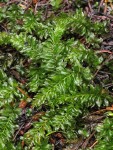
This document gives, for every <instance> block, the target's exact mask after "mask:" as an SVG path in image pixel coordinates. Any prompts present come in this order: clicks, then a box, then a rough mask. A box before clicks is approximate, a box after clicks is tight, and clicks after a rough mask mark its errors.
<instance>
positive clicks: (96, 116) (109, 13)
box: [0, 0, 113, 150]
mask: <svg viewBox="0 0 113 150" xmlns="http://www.w3.org/2000/svg"><path fill="white" fill-rule="evenodd" d="M15 3H16V4H18V5H19V6H20V7H22V9H24V10H25V12H26V11H28V10H29V9H32V10H33V12H34V15H35V14H36V13H37V10H41V9H42V10H44V11H43V16H42V18H43V20H44V21H45V20H46V19H48V18H49V17H50V16H54V15H56V16H57V15H59V14H60V13H61V12H64V13H73V12H75V11H76V9H78V8H82V9H83V12H84V14H85V15H86V16H87V17H88V18H89V19H90V20H91V21H92V22H100V23H101V22H108V24H107V33H106V34H105V35H103V36H102V37H101V38H102V42H101V44H100V48H99V49H98V50H96V49H94V51H96V53H97V54H98V55H99V56H102V57H103V62H102V63H101V65H100V67H99V68H98V69H97V70H96V71H95V72H94V76H93V80H92V81H91V82H94V83H95V84H98V85H99V86H101V87H102V88H103V93H104V91H108V93H109V95H110V96H111V97H112V96H113V73H112V71H113V69H112V68H113V66H112V65H113V4H112V3H110V2H109V3H105V2H104V1H103V0H101V1H100V2H94V1H93V0H91V1H88V0H84V1H80V2H78V3H77V5H76V7H75V4H74V1H73V0H71V1H69V0H64V1H63V2H62V4H61V7H60V8H58V9H56V10H53V9H52V6H51V5H50V3H49V2H48V1H47V0H33V1H32V2H28V1H26V2H23V3H18V1H13V0H11V1H9V2H7V3H5V2H0V7H1V8H2V7H5V6H6V5H7V6H8V7H10V6H11V5H13V4H15ZM53 5H54V4H53ZM17 23H18V24H22V21H21V20H18V22H17ZM0 31H1V32H2V31H7V27H6V26H5V23H3V22H2V23H0ZM69 36H70V37H71V35H69ZM78 40H80V41H81V43H82V44H83V45H85V47H87V48H88V49H90V48H91V49H92V45H91V44H89V43H87V42H86V40H85V37H84V36H79V37H78ZM10 57H11V58H12V59H11V60H10ZM8 59H9V62H8ZM10 61H12V62H10ZM4 62H5V63H4ZM0 63H1V64H0V65H1V66H2V64H4V66H6V65H9V67H7V70H5V72H6V74H7V76H8V77H11V78H13V79H14V80H16V81H17V82H18V83H20V84H23V85H25V84H27V78H26V76H25V74H24V73H23V75H22V74H20V73H19V72H18V70H17V69H15V66H16V67H17V66H19V65H21V64H23V66H24V67H25V68H29V65H30V63H31V62H30V60H29V59H27V58H26V57H24V56H23V55H22V54H21V53H19V52H17V51H16V50H15V49H13V48H12V47H11V46H10V45H8V46H4V45H1V46H0ZM10 64H12V65H10ZM108 64H109V65H108ZM110 67H111V68H110ZM18 68H19V67H18ZM17 88H18V90H19V92H20V93H21V94H23V95H24V96H25V97H27V98H33V97H34V95H35V93H34V92H29V89H28V87H26V88H25V89H24V90H23V89H22V88H20V87H17ZM12 105H14V104H13V103H12ZM19 108H21V109H22V110H21V114H20V115H19V117H18V118H17V119H16V124H18V126H19V127H18V128H17V129H16V130H15V131H14V134H13V142H14V143H15V144H17V143H18V142H19V141H20V137H22V136H23V135H24V134H25V133H26V132H28V131H29V130H30V129H31V128H32V122H35V121H38V120H39V119H40V118H41V117H42V116H44V114H45V113H46V110H47V109H48V108H46V106H42V108H41V109H40V110H39V109H37V108H33V107H32V105H31V101H30V102H26V101H24V100H22V101H21V102H19ZM28 111H31V114H32V116H30V117H29V116H27V115H26V113H27V112H28ZM112 111H113V105H112V103H110V104H109V106H107V107H100V109H99V108H97V107H93V108H90V110H89V112H90V113H88V114H87V115H85V116H82V118H80V119H78V124H81V122H82V125H83V126H84V127H85V129H87V130H88V135H87V136H85V137H84V136H81V137H79V138H78V139H76V140H72V141H71V140H69V141H68V140H66V138H65V136H64V135H63V134H62V132H55V133H52V134H51V135H50V138H49V143H51V144H52V145H54V146H53V147H54V150H62V149H63V150H79V149H93V148H94V147H95V145H96V144H98V140H97V139H96V131H95V127H96V126H97V125H99V124H102V122H103V121H104V119H105V118H106V115H105V114H106V113H107V112H112ZM82 125H81V128H82ZM84 134H85V133H84ZM21 146H22V148H23V149H24V147H25V146H26V143H25V142H24V140H22V141H21Z"/></svg>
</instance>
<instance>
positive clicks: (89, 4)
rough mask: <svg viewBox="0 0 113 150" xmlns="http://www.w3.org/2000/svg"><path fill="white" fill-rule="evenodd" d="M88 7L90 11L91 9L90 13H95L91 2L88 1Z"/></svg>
mask: <svg viewBox="0 0 113 150" xmlns="http://www.w3.org/2000/svg"><path fill="white" fill-rule="evenodd" d="M88 6H89V9H90V12H91V13H92V12H93V9H92V7H91V3H90V0H88Z"/></svg>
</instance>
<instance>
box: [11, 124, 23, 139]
mask: <svg viewBox="0 0 113 150" xmlns="http://www.w3.org/2000/svg"><path fill="white" fill-rule="evenodd" d="M23 126H24V124H22V125H21V126H20V128H19V129H18V131H17V132H16V134H15V136H14V138H13V141H15V139H16V137H17V135H18V134H19V132H20V131H21V129H22V127H23Z"/></svg>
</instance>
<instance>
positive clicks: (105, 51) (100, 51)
mask: <svg viewBox="0 0 113 150" xmlns="http://www.w3.org/2000/svg"><path fill="white" fill-rule="evenodd" d="M96 53H97V54H98V53H109V54H113V52H111V51H109V50H104V49H102V50H99V51H96Z"/></svg>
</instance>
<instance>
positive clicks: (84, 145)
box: [82, 131, 96, 149]
mask: <svg viewBox="0 0 113 150" xmlns="http://www.w3.org/2000/svg"><path fill="white" fill-rule="evenodd" d="M95 132H96V131H94V132H93V133H92V134H91V135H90V136H89V137H88V138H87V139H86V140H85V142H84V143H83V145H82V148H83V149H85V148H86V146H87V145H88V142H89V140H90V139H91V138H92V137H93V135H94V134H95Z"/></svg>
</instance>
